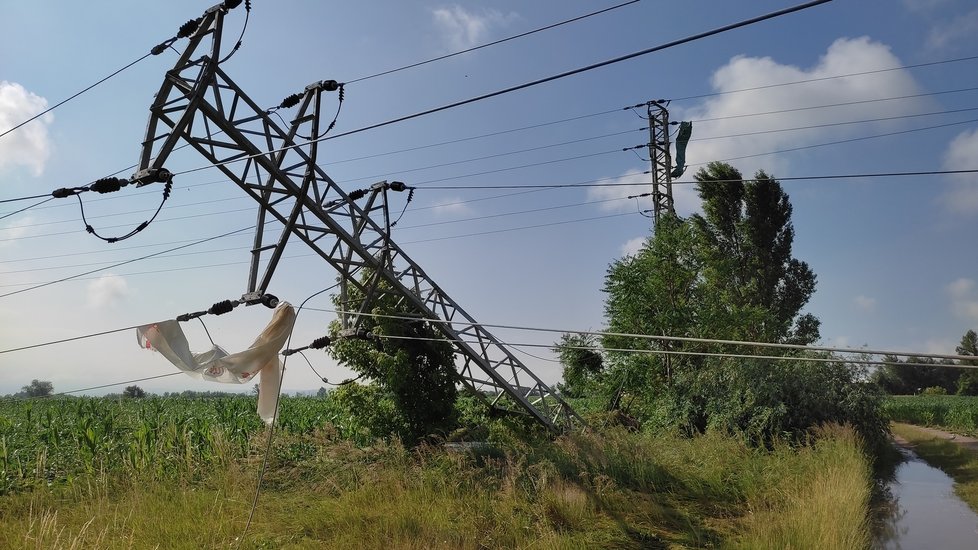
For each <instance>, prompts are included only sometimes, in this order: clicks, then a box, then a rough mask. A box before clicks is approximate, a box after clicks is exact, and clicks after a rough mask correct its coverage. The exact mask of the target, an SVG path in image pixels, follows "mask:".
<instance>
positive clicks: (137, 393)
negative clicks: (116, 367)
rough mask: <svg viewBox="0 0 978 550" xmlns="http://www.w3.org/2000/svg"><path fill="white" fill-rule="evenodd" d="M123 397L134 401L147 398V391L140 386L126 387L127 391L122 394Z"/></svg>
mask: <svg viewBox="0 0 978 550" xmlns="http://www.w3.org/2000/svg"><path fill="white" fill-rule="evenodd" d="M122 396H123V397H129V398H132V399H141V398H143V397H146V390H144V389H142V388H140V387H139V386H126V389H125V390H123V392H122Z"/></svg>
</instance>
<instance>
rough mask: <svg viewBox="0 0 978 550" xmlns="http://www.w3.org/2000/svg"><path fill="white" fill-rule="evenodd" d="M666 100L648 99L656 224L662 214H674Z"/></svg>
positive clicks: (653, 212) (650, 158) (650, 159)
mask: <svg viewBox="0 0 978 550" xmlns="http://www.w3.org/2000/svg"><path fill="white" fill-rule="evenodd" d="M667 104H668V102H666V101H663V100H659V101H650V102H648V103H647V106H648V117H649V161H650V162H651V163H652V215H653V220H654V221H655V223H656V224H658V223H659V218H660V217H661V216H663V215H664V214H667V213H668V214H672V215H675V213H676V210H675V208H674V206H673V200H672V175H671V172H672V157H671V155H670V153H669V111H668V110H666V105H667Z"/></svg>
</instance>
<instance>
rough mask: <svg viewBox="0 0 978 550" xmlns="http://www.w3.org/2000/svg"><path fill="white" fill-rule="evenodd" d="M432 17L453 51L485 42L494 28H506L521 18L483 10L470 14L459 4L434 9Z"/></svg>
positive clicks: (515, 15)
mask: <svg viewBox="0 0 978 550" xmlns="http://www.w3.org/2000/svg"><path fill="white" fill-rule="evenodd" d="M431 15H432V17H434V20H435V26H436V27H437V28H438V29H439V30H440V31H441V32H442V34H443V36H444V39H445V41H446V42H447V43H448V45H449V46H450V47H451V48H452V49H453V50H464V49H466V48H471V47H472V46H475V45H477V44H479V43H480V42H483V41H484V40H485V39H486V38H487V37H488V36H489V33H490V31H491V30H492V29H493V28H497V27H505V26H507V25H509V23H510V22H512V21H513V20H514V19H517V18H519V15H517V14H516V13H513V12H510V13H509V14H507V15H503V14H502V13H501V12H499V11H497V10H493V9H483V10H481V11H480V12H479V13H475V12H469V11H466V10H465V9H464V8H462V6H459V5H457V4H456V5H453V6H451V7H447V8H438V9H434V10H432V11H431Z"/></svg>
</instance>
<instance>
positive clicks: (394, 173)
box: [0, 107, 978, 241]
mask: <svg viewBox="0 0 978 550" xmlns="http://www.w3.org/2000/svg"><path fill="white" fill-rule="evenodd" d="M975 110H978V107H970V108H963V109H953V110H946V111H932V112H928V113H917V114H911V115H899V116H891V117H880V118H871V119H862V120H855V121H842V122H833V123H825V124H816V125H809V126H798V127H791V128H780V129H772V130H761V131H756V132H745V133H740V134H729V135H723V136H709V137H698V138H695V139H696V141H705V140H713V139H730V138H735V137H746V136H753V135H762V134H769V133H779V132H788V131H797V130H808V129H816V128H826V127H832V126H843V125H852V124H863V123H868V122H881V121H888V120H898V119H904V118H916V117H924V116H935V115H943V114H953V113H960V112H970V111H975ZM743 116H747V115H743ZM966 122H971V121H966ZM963 123H965V122H959V123H951V125H954V124H963ZM939 127H942V126H941V125H939V126H932V127H926V128H919V129H912V130H904V131H903V132H914V131H921V130H926V129H933V128H939ZM644 129H645V128H640V129H639V130H644ZM517 130H518V129H517ZM510 131H516V130H510ZM632 131H633V130H625V131H621V132H613V133H608V134H602V135H598V136H592V137H587V138H581V139H576V140H570V141H563V142H559V143H552V144H548V145H541V146H537V147H531V148H525V149H519V150H515V151H507V152H504V153H496V154H493V155H486V156H481V157H474V158H470V159H464V160H457V161H452V162H445V163H440V164H434V165H428V166H422V167H416V168H410V169H406V170H400V171H397V172H390V173H382V174H374V175H371V176H363V177H358V178H354V179H350V180H346V182H347V183H352V182H355V181H360V180H366V179H373V178H378V177H385V176H391V175H397V174H401V173H408V172H417V171H423V170H429V169H433V168H442V167H445V166H452V165H458V164H465V163H468V162H476V161H480V160H487V159H492V158H499V157H503V156H509V155H514V154H519V153H527V152H532V151H539V150H543V149H548V148H553V147H559V146H564V145H570V144H575V143H582V142H587V141H593V140H596V139H602V138H607V137H614V136H619V135H624V134H628V133H631V132H632ZM897 133H899V132H897ZM888 135H893V133H889V134H882V135H879V136H865V137H861V138H854V139H855V140H863V139H871V138H875V137H884V136H888ZM477 137H482V136H477ZM846 142H848V140H843V141H842V142H827V143H823V144H815V145H807V146H803V147H801V148H794V149H786V150H781V151H778V152H788V151H795V150H799V149H804V148H814V147H823V146H827V145H833V144H837V143H846ZM442 143H452V142H442ZM431 146H434V145H428V146H422V147H431ZM611 152H612V151H609V152H608V153H611ZM761 155H763V154H760V153H758V154H756V155H755V156H761ZM578 158H579V157H571V158H569V159H567V160H577V159H578ZM738 158H743V157H737V158H731V159H725V160H737V159H738ZM562 161H563V160H556V161H547V162H562ZM333 164H335V163H333ZM538 165H539V164H536V163H534V164H529V165H522V166H519V167H514V168H504V169H497V170H496V171H507V170H514V169H520V168H525V167H531V166H538ZM494 172H495V171H494ZM489 173H493V172H489ZM484 174H486V172H479V173H476V174H466V175H462V176H453V177H452V178H446V179H454V178H458V177H468V176H472V175H484ZM221 181H226V180H221ZM431 181H441V180H431ZM423 183H427V182H419V183H417V184H419V185H420V184H423ZM240 198H243V197H235V198H229V199H215V200H210V201H200V202H194V203H188V204H184V205H176V206H171V207H170V208H171V209H172V208H184V207H188V206H197V205H201V204H212V203H216V202H227V201H228V200H237V199H240ZM49 200H52V198H48V199H46V200H44V201H41V202H40V203H38V204H37V205H40V204H43V203H45V202H48V201H49ZM37 205H32V206H31V207H28V208H25V209H21V210H18V211H16V212H12V213H10V214H7V215H5V216H3V217H0V219H3V218H4V217H8V216H11V215H13V214H17V213H19V212H22V211H24V210H27V209H29V208H32V207H33V206H37ZM245 210H248V209H240V210H234V211H229V212H238V211H245ZM415 210H418V209H415ZM152 211H153V209H148V210H136V211H129V212H125V213H120V214H106V215H102V216H94V217H90V219H104V218H109V217H118V216H126V215H129V214H135V213H139V212H152ZM223 212H224V211H222V212H220V213H223ZM204 215H206V214H204ZM171 219H172V220H180V219H186V218H171ZM74 221H75V220H74V219H71V220H58V221H49V222H41V223H36V224H28V225H23V226H17V227H16V228H14V227H10V228H0V231H3V230H5V229H10V230H13V229H20V228H23V227H35V226H41V225H53V224H59V223H71V222H74ZM118 227H127V225H125V224H120V225H114V226H108V227H106V228H105V229H113V228H118ZM68 233H72V232H62V233H46V234H43V235H35V236H33V237H21V238H34V237H44V236H53V235H63V234H68ZM0 241H2V239H0Z"/></svg>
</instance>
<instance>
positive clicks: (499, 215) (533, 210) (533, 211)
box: [0, 197, 629, 274]
mask: <svg viewBox="0 0 978 550" xmlns="http://www.w3.org/2000/svg"><path fill="white" fill-rule="evenodd" d="M624 200H629V197H615V198H611V199H597V200H591V201H584V202H575V203H573V204H561V205H558V206H544V207H541V208H531V209H529V210H515V211H511V212H500V213H496V214H486V215H484V216H475V217H471V218H459V219H455V220H444V221H439V222H430V223H422V224H416V225H402V226H398V229H419V228H422V227H431V226H435V225H447V224H452V223H462V222H471V221H479V220H489V219H493V218H503V217H506V216H515V215H519V214H536V213H539V212H548V211H551V210H561V209H564V208H576V207H578V206H588V205H592V204H605V203H609V202H616V201H624ZM0 274H2V273H0Z"/></svg>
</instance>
